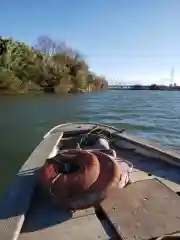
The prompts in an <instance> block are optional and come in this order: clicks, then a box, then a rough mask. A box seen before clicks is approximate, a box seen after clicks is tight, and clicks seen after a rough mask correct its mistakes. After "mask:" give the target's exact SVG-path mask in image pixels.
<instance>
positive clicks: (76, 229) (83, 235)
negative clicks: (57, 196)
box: [19, 194, 109, 240]
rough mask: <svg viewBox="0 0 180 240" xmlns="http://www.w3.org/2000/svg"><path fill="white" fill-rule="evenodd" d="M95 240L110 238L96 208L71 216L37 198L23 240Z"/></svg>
mask: <svg viewBox="0 0 180 240" xmlns="http://www.w3.org/2000/svg"><path fill="white" fill-rule="evenodd" d="M39 239H43V240H49V239H53V240H56V239H57V240H59V239H63V240H66V239H67V240H69V239H78V240H81V239H82V240H84V239H88V240H94V239H103V240H104V239H109V236H108V235H107V234H106V232H105V230H104V229H103V226H102V225H101V223H100V221H99V220H98V219H97V217H96V215H95V213H94V209H93V208H89V209H86V210H81V211H76V212H75V213H71V212H68V211H65V210H64V211H63V210H61V209H60V208H59V207H58V206H57V205H56V206H55V205H54V204H51V202H50V201H49V200H48V199H47V198H43V196H40V194H39V196H36V197H35V198H34V201H33V203H32V205H31V208H30V212H29V214H28V215H27V219H26V220H25V223H24V225H23V228H22V231H21V233H20V236H19V240H39Z"/></svg>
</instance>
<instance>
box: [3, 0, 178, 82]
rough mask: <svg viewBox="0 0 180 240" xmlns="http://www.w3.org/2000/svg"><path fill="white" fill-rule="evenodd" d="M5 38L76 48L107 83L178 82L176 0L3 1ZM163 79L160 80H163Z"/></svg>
mask: <svg viewBox="0 0 180 240" xmlns="http://www.w3.org/2000/svg"><path fill="white" fill-rule="evenodd" d="M0 7H1V14H0V30H1V35H3V36H6V37H7V36H12V37H14V38H15V39H18V40H22V41H25V42H27V43H29V44H34V43H35V40H36V38H37V37H38V36H39V35H44V34H45V35H49V36H50V37H51V38H53V39H56V40H61V41H65V42H66V43H67V44H68V45H70V46H72V47H74V48H76V49H78V50H80V52H82V53H83V54H84V57H85V59H86V60H87V62H88V63H89V65H90V67H91V69H92V70H93V71H95V72H96V73H98V74H102V75H104V76H106V77H107V78H108V79H109V82H118V81H120V80H121V78H123V82H127V83H129V82H143V83H146V82H150V83H154V82H158V83H159V82H160V81H161V82H163V83H165V84H167V83H169V80H165V79H164V78H169V76H170V71H171V68H172V67H174V69H175V75H174V79H175V81H176V82H177V83H179V84H180V0H51V1H48V0H31V1H27V0H14V1H13V0H11V1H10V0H1V6H0ZM162 79H164V80H162Z"/></svg>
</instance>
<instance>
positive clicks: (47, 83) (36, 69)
mask: <svg viewBox="0 0 180 240" xmlns="http://www.w3.org/2000/svg"><path fill="white" fill-rule="evenodd" d="M106 88H107V81H106V80H105V79H104V78H100V77H97V76H95V75H94V74H93V73H91V72H90V71H89V68H88V65H87V64H86V62H85V61H84V60H83V58H82V56H81V54H79V53H78V52H77V51H75V50H72V49H71V48H68V47H66V46H65V44H63V43H57V42H55V41H53V40H51V39H50V38H49V37H46V36H41V37H39V38H38V40H37V44H36V45H35V46H34V47H31V46H28V45H25V44H24V43H21V42H18V41H14V40H13V39H11V38H9V39H3V38H2V37H0V92H3V93H27V92H29V91H33V90H34V91H44V92H47V91H51V92H56V93H61V92H66V93H67V92H85V91H92V90H103V89H106Z"/></svg>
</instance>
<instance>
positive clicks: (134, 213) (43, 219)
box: [0, 122, 180, 240]
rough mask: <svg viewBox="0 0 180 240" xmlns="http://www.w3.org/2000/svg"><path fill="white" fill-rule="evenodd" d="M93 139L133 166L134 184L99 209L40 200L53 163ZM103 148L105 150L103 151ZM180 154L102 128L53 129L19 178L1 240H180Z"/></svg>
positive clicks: (9, 195) (3, 210)
mask: <svg viewBox="0 0 180 240" xmlns="http://www.w3.org/2000/svg"><path fill="white" fill-rule="evenodd" d="M89 133H91V134H92V133H93V134H96V135H97V136H105V138H107V139H109V146H106V144H104V145H96V146H95V145H93V144H91V146H90V145H89V146H88V145H85V146H84V149H87V150H89V151H90V150H93V149H95V150H96V151H101V152H104V154H109V155H112V156H113V157H117V159H118V158H119V159H121V161H124V162H126V163H127V164H128V166H131V167H130V169H131V171H129V172H128V174H129V175H128V176H129V179H130V181H129V182H128V184H127V185H126V186H124V187H122V188H119V189H116V190H113V191H111V194H109V195H108V196H107V197H106V198H105V199H103V200H102V201H101V202H100V203H99V205H98V206H96V207H94V206H91V207H89V208H86V209H80V210H76V211H67V210H65V209H61V208H59V207H58V206H57V205H56V204H53V203H52V202H51V201H50V200H49V199H48V197H47V198H46V197H45V196H44V195H41V194H40V191H39V190H38V189H39V184H38V183H39V174H40V169H42V167H43V166H44V164H45V162H46V161H47V159H52V158H53V157H55V156H56V155H57V154H58V153H59V152H61V151H67V150H68V149H77V148H82V147H81V142H80V141H81V139H82V137H84V136H87V135H88V134H89ZM101 147H102V148H101ZM179 167H180V152H179V151H177V150H174V149H170V148H168V147H165V146H161V145H160V144H157V143H153V142H150V141H146V140H144V139H141V138H139V137H136V136H134V135H130V134H129V133H127V132H126V130H125V129H117V128H114V127H111V126H107V125H103V124H96V123H81V122H80V123H79V122H77V123H66V124H61V125H59V126H56V127H54V128H53V129H51V130H50V131H49V132H48V133H47V134H46V135H45V136H44V137H43V139H42V141H41V142H40V144H39V145H38V146H37V148H36V149H35V150H34V151H33V152H32V154H31V155H30V156H29V158H28V159H27V161H26V162H25V163H24V165H23V166H22V167H21V168H20V170H19V172H18V173H17V174H16V176H15V178H14V180H13V181H12V184H11V186H10V187H9V188H8V189H7V192H6V193H5V195H4V197H3V198H2V201H1V205H0V239H2V240H17V239H18V240H39V239H43V240H47V239H53V240H56V239H63V240H64V239H65V240H66V239H68V240H69V239H74V240H75V239H78V240H80V239H85V240H86V239H87V240H91V239H103V240H104V239H114V240H115V239H126V240H134V239H136V240H138V239H139V240H140V239H141V240H142V239H143V240H148V239H164V240H165V239H166V240H167V239H180V197H179V196H180V168H179Z"/></svg>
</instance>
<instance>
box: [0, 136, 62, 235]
mask: <svg viewBox="0 0 180 240" xmlns="http://www.w3.org/2000/svg"><path fill="white" fill-rule="evenodd" d="M62 135H63V134H62V133H56V134H51V135H49V136H48V137H47V138H45V139H44V140H43V141H42V142H41V143H40V144H39V145H38V147H37V148H36V149H35V150H34V151H33V153H32V154H31V156H30V157H29V159H28V160H27V161H26V162H25V164H24V165H23V166H22V168H21V169H20V171H19V172H18V174H17V175H16V177H15V179H14V181H13V183H12V186H11V188H10V189H9V190H8V192H7V194H6V195H5V196H4V198H3V201H2V202H1V205H0V236H1V239H3V240H16V239H17V238H18V235H19V232H20V230H21V227H22V224H23V222H24V218H25V214H26V212H27V210H28V207H29V204H30V201H31V197H32V195H33V192H34V187H35V185H36V181H37V177H38V170H39V168H40V167H41V166H42V165H43V164H44V162H45V160H46V159H47V157H48V156H49V154H50V153H51V151H52V150H53V147H54V146H55V145H57V144H58V142H59V140H60V139H61V138H62Z"/></svg>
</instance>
